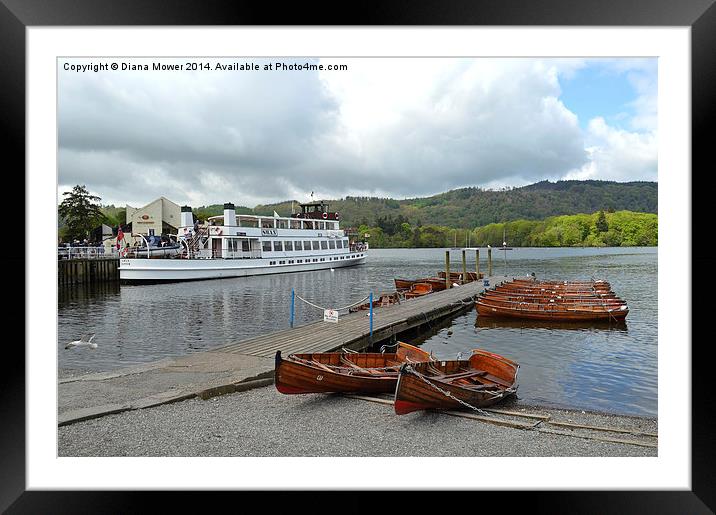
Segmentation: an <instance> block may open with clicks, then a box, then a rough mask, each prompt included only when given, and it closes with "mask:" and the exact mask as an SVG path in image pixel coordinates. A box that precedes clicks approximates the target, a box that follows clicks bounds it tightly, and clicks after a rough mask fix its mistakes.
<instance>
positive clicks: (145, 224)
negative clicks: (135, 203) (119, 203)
mask: <svg viewBox="0 0 716 515" xmlns="http://www.w3.org/2000/svg"><path fill="white" fill-rule="evenodd" d="M180 213H181V208H180V207H179V204H175V203H174V202H172V201H171V200H169V199H166V198H164V197H159V198H158V199H156V200H154V201H152V202H150V203H149V204H147V205H146V206H144V207H139V208H134V207H132V206H130V205H129V204H127V218H126V220H127V224H130V223H131V224H132V233H135V234H137V233H138V234H142V235H144V236H150V235H152V234H153V235H155V236H160V235H162V234H176V233H177V227H179V225H180V218H181V214H180ZM125 238H127V243H128V244H130V245H132V244H134V242H135V241H141V238H139V237H137V238H132V237H131V236H130V234H125Z"/></svg>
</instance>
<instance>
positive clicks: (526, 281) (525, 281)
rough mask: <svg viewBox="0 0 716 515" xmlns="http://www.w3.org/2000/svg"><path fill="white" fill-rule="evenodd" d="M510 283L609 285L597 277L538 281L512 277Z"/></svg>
mask: <svg viewBox="0 0 716 515" xmlns="http://www.w3.org/2000/svg"><path fill="white" fill-rule="evenodd" d="M511 283H512V284H526V285H535V286H552V285H554V286H599V287H602V286H606V287H610V284H609V283H608V282H607V281H604V280H602V279H597V280H594V281H538V280H536V279H512V281H511Z"/></svg>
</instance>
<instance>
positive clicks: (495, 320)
mask: <svg viewBox="0 0 716 515" xmlns="http://www.w3.org/2000/svg"><path fill="white" fill-rule="evenodd" d="M475 327H482V328H488V327H491V328H493V329H497V328H505V327H512V328H513V329H527V330H529V329H564V330H565V331H570V330H572V331H582V330H584V329H585V328H589V327H591V328H594V329H612V330H614V331H626V330H627V324H626V320H616V321H612V320H589V321H581V322H580V321H567V322H561V321H557V320H519V319H514V318H499V317H486V316H481V317H475Z"/></svg>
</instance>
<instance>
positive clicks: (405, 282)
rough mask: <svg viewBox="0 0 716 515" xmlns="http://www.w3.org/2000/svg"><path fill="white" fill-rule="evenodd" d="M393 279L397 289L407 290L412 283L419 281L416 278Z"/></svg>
mask: <svg viewBox="0 0 716 515" xmlns="http://www.w3.org/2000/svg"><path fill="white" fill-rule="evenodd" d="M393 281H395V288H396V289H397V290H409V289H410V287H411V286H412V285H414V284H415V283H419V282H420V281H419V280H418V279H401V278H400V277H396V278H395V279H393Z"/></svg>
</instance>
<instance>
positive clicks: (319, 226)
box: [318, 222, 326, 229]
mask: <svg viewBox="0 0 716 515" xmlns="http://www.w3.org/2000/svg"><path fill="white" fill-rule="evenodd" d="M318 228H319V229H325V228H326V222H318Z"/></svg>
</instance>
